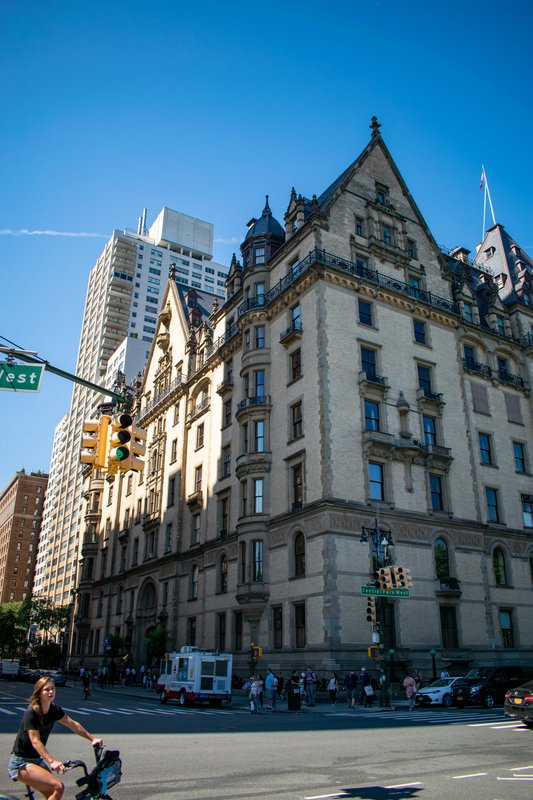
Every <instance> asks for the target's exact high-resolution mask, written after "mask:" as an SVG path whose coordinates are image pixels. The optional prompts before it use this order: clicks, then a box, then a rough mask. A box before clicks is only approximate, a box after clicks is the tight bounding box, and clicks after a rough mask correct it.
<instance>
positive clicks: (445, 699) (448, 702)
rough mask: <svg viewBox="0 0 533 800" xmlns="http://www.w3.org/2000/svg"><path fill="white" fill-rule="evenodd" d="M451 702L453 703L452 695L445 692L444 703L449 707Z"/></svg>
mask: <svg viewBox="0 0 533 800" xmlns="http://www.w3.org/2000/svg"><path fill="white" fill-rule="evenodd" d="M451 704H452V696H451V695H450V694H445V695H444V697H443V698H442V705H443V706H446V708H449V707H450V706H451Z"/></svg>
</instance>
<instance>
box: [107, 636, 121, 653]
mask: <svg viewBox="0 0 533 800" xmlns="http://www.w3.org/2000/svg"><path fill="white" fill-rule="evenodd" d="M107 639H108V641H109V655H110V656H111V658H116V657H117V656H119V655H120V654H121V652H122V650H123V649H124V639H123V638H122V636H119V635H118V633H110V634H109V636H108V637H107Z"/></svg>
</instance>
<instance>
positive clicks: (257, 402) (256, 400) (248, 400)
mask: <svg viewBox="0 0 533 800" xmlns="http://www.w3.org/2000/svg"><path fill="white" fill-rule="evenodd" d="M266 403H268V398H267V396H266V395H264V394H263V395H257V396H255V397H245V398H244V400H241V402H240V403H238V405H237V411H242V409H243V408H248V407H250V406H263V405H265V404H266Z"/></svg>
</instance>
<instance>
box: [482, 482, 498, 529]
mask: <svg viewBox="0 0 533 800" xmlns="http://www.w3.org/2000/svg"><path fill="white" fill-rule="evenodd" d="M485 498H486V501H487V517H488V520H489V522H499V521H500V508H499V503H498V490H497V489H492V488H490V487H488V486H487V487H485Z"/></svg>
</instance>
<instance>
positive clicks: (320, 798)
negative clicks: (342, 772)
mask: <svg viewBox="0 0 533 800" xmlns="http://www.w3.org/2000/svg"><path fill="white" fill-rule="evenodd" d="M331 797H348V792H337V793H336V794H315V795H311V796H310V797H304V800H328V799H329V798H331Z"/></svg>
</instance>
